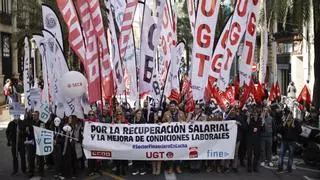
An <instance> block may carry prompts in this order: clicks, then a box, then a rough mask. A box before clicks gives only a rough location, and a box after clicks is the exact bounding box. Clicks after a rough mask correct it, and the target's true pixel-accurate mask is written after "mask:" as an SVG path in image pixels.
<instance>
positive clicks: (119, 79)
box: [97, 0, 125, 94]
mask: <svg viewBox="0 0 320 180" xmlns="http://www.w3.org/2000/svg"><path fill="white" fill-rule="evenodd" d="M97 1H98V0H97ZM104 4H105V6H106V8H107V18H108V21H109V33H110V36H109V37H110V40H111V42H112V45H111V52H112V53H111V59H112V68H113V79H114V81H115V84H116V85H117V87H116V88H117V94H123V93H124V91H125V86H124V77H123V68H122V63H121V59H120V50H119V41H118V38H117V33H116V26H115V23H114V17H113V13H112V9H111V5H110V1H107V0H104Z"/></svg>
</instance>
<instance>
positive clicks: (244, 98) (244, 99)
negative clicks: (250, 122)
mask: <svg viewBox="0 0 320 180" xmlns="http://www.w3.org/2000/svg"><path fill="white" fill-rule="evenodd" d="M242 87H243V93H242V96H241V98H240V108H242V107H243V106H244V105H245V104H246V102H247V100H248V98H249V96H250V92H251V88H250V86H247V85H246V84H244V85H243V86H242Z"/></svg>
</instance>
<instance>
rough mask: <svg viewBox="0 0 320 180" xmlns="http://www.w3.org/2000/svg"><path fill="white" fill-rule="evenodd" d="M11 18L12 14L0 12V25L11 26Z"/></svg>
mask: <svg viewBox="0 0 320 180" xmlns="http://www.w3.org/2000/svg"><path fill="white" fill-rule="evenodd" d="M11 17H12V15H11V14H8V13H5V12H0V23H1V24H5V25H11V24H12V20H11Z"/></svg>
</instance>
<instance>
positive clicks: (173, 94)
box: [168, 89, 180, 103]
mask: <svg viewBox="0 0 320 180" xmlns="http://www.w3.org/2000/svg"><path fill="white" fill-rule="evenodd" d="M168 99H169V100H170V101H176V102H177V103H180V94H179V93H178V92H177V91H175V90H174V89H172V90H171V94H170V96H169V97H168Z"/></svg>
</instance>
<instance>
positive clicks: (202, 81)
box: [191, 0, 221, 100]
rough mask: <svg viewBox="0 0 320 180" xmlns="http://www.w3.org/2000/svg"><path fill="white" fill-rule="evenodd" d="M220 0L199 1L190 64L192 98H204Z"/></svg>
mask: <svg viewBox="0 0 320 180" xmlns="http://www.w3.org/2000/svg"><path fill="white" fill-rule="evenodd" d="M220 2H221V0H211V1H207V0H200V1H199V5H198V10H197V17H196V26H195V31H194V33H195V34H194V37H195V40H194V41H193V48H192V66H191V84H192V95H193V99H194V100H201V99H203V98H204V90H205V87H206V86H207V84H208V69H209V66H210V65H209V61H210V59H211V56H212V51H213V44H214V37H215V31H216V25H217V21H218V14H219V9H220Z"/></svg>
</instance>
